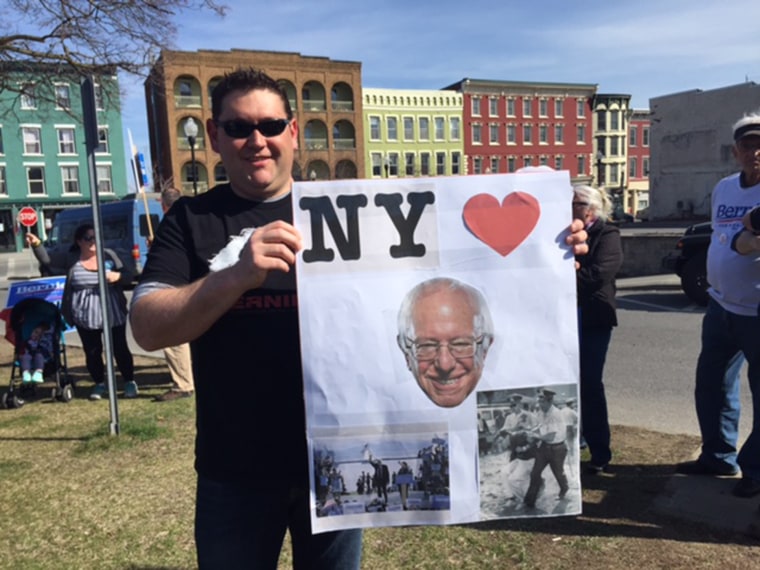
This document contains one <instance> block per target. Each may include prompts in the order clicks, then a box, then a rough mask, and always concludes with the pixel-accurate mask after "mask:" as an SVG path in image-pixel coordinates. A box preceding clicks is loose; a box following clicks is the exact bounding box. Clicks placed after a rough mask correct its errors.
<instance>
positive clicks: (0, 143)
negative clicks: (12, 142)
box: [0, 127, 5, 154]
mask: <svg viewBox="0 0 760 570" xmlns="http://www.w3.org/2000/svg"><path fill="white" fill-rule="evenodd" d="M0 154H5V147H4V146H3V129H2V127H0Z"/></svg>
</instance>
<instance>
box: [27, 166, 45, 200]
mask: <svg viewBox="0 0 760 570" xmlns="http://www.w3.org/2000/svg"><path fill="white" fill-rule="evenodd" d="M26 179H27V182H28V184H29V188H28V192H29V194H30V195H34V196H44V195H45V168H44V167H43V166H27V167H26Z"/></svg>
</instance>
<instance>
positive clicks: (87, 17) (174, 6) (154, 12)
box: [0, 0, 227, 92]
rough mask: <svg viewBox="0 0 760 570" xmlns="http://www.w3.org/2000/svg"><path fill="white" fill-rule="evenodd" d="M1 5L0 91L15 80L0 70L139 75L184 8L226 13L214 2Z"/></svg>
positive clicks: (100, 0)
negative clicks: (47, 69)
mask: <svg viewBox="0 0 760 570" xmlns="http://www.w3.org/2000/svg"><path fill="white" fill-rule="evenodd" d="M3 3H4V6H3V7H2V8H0V90H3V89H7V90H9V91H14V92H18V91H19V90H20V87H19V84H18V82H17V81H15V80H11V79H10V78H9V74H7V73H3V72H2V70H3V69H5V70H13V71H22V72H23V71H24V68H25V66H28V68H27V69H28V70H29V71H32V70H35V69H36V70H39V69H40V66H48V67H49V68H57V69H59V70H61V71H63V70H65V72H66V73H75V74H78V75H91V74H92V75H106V74H113V73H114V71H116V72H118V71H124V72H127V73H130V74H138V75H142V74H144V73H145V71H146V70H147V68H149V66H150V65H151V64H152V63H153V62H154V61H155V59H156V58H157V57H158V54H159V53H160V51H161V49H162V48H169V47H172V42H173V39H174V37H175V36H176V33H177V28H176V24H175V23H174V20H175V17H176V16H177V15H178V14H179V13H180V12H181V11H183V10H210V11H212V12H213V13H215V14H217V15H219V16H220V17H221V16H224V14H225V12H226V10H227V7H226V6H224V5H222V4H220V3H218V2H217V1H215V0H4V2H3Z"/></svg>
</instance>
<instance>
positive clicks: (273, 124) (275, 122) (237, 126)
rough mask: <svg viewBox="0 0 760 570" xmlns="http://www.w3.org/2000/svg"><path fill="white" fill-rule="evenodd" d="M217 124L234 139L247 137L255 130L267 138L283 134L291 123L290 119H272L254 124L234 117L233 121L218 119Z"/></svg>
mask: <svg viewBox="0 0 760 570" xmlns="http://www.w3.org/2000/svg"><path fill="white" fill-rule="evenodd" d="M216 124H217V125H218V126H220V127H222V129H224V132H225V133H227V136H228V137H232V138H233V139H247V138H248V137H250V136H251V134H253V131H259V132H260V133H261V134H262V135H264V136H265V137H266V138H269V137H276V136H277V135H280V134H282V132H283V131H284V130H285V127H287V126H288V125H289V124H290V120H289V119H270V120H268V121H261V122H260V123H256V124H254V123H249V122H248V121H244V120H242V119H232V120H231V121H217V122H216Z"/></svg>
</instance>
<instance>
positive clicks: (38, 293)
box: [5, 275, 66, 308]
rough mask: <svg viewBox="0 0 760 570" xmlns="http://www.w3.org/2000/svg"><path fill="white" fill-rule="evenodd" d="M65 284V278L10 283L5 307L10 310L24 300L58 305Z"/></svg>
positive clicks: (45, 278)
mask: <svg viewBox="0 0 760 570" xmlns="http://www.w3.org/2000/svg"><path fill="white" fill-rule="evenodd" d="M65 284H66V276H65V275H59V276H57V277H42V278H40V279H30V280H29V281H19V282H18V283H12V284H11V286H10V289H9V290H8V302H7V303H6V305H5V306H6V307H8V308H10V307H13V306H14V305H16V304H17V303H18V302H19V301H22V300H24V299H30V298H35V299H45V300H46V301H48V302H50V303H55V304H56V305H60V303H61V299H62V298H63V286H64V285H65Z"/></svg>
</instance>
